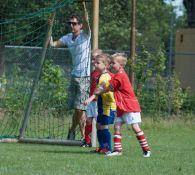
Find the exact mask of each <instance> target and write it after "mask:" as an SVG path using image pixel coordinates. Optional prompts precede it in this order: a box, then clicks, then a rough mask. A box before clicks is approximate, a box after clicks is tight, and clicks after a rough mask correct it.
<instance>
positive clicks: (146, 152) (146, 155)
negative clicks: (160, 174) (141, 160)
mask: <svg viewBox="0 0 195 175" xmlns="http://www.w3.org/2000/svg"><path fill="white" fill-rule="evenodd" d="M150 156H151V151H144V152H143V157H150Z"/></svg>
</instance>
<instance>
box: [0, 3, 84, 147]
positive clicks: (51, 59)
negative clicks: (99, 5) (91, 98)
mask: <svg viewBox="0 0 195 175" xmlns="http://www.w3.org/2000/svg"><path fill="white" fill-rule="evenodd" d="M77 3H78V2H77ZM40 4H41V3H40ZM40 4H39V5H40ZM36 5H37V4H36ZM42 6H43V5H42ZM42 6H38V5H37V6H35V7H34V8H35V9H34V11H30V10H29V9H28V10H29V12H25V11H21V12H20V10H19V9H18V14H14V15H13V13H14V12H13V9H7V10H10V11H11V10H12V14H10V15H7V16H5V17H4V18H2V20H1V22H0V30H1V36H0V37H1V38H0V39H1V40H0V140H1V141H5V140H6V139H7V140H8V141H11V140H12V139H13V141H14V140H15V139H18V138H19V141H20V142H27V143H50V144H68V145H79V144H80V141H79V139H80V137H81V136H80V135H79V134H80V133H79V132H78V134H77V136H76V141H69V140H66V138H67V134H68V130H69V127H70V125H71V122H72V111H69V110H68V107H67V106H68V100H67V96H68V94H69V93H70V92H69V91H68V86H69V83H70V71H71V65H72V63H71V56H70V53H69V50H68V49H66V48H58V49H56V48H55V49H54V48H49V47H48V40H49V39H50V36H51V32H52V25H50V26H49V27H48V21H47V20H48V17H50V18H51V19H52V20H53V23H55V25H54V26H53V28H54V29H53V30H55V35H58V37H59V35H63V32H65V33H67V31H68V29H63V28H62V26H61V25H64V23H65V20H66V19H65V18H66V16H68V15H69V14H70V13H71V9H73V6H75V1H74V0H66V1H63V0H61V1H57V2H55V1H51V2H50V3H49V2H47V3H45V4H44V7H42ZM40 7H42V8H40ZM18 8H19V7H18ZM74 8H75V7H74ZM79 8H80V7H79V6H76V9H77V10H78V11H79V10H80V11H81V9H79ZM67 9H70V11H69V12H67ZM28 10H27V11H28ZM65 11H66V12H65ZM15 12H16V11H15ZM55 16H56V18H55ZM57 24H58V25H57ZM60 24H61V25H60ZM64 28H66V27H64ZM73 98H74V97H73Z"/></svg>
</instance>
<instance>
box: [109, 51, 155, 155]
mask: <svg viewBox="0 0 195 175" xmlns="http://www.w3.org/2000/svg"><path fill="white" fill-rule="evenodd" d="M126 63H127V57H126V56H125V54H122V53H117V54H114V55H112V58H111V64H110V67H111V69H112V72H113V73H115V75H114V77H113V78H112V79H111V80H110V86H109V88H106V90H111V91H113V92H114V97H115V100H116V105H117V117H116V118H115V122H114V132H115V133H114V151H113V152H112V153H110V154H107V156H116V155H122V144H121V139H122V137H121V127H122V125H123V124H125V123H126V124H130V125H131V126H132V129H133V131H134V132H135V134H136V137H137V140H138V141H139V143H140V146H141V148H142V150H143V156H144V157H150V156H151V151H150V147H149V145H148V142H147V140H146V137H145V135H144V132H143V131H142V130H141V128H140V126H139V123H141V115H140V112H141V109H140V105H139V102H138V100H137V98H136V96H135V94H134V91H133V88H132V86H131V83H130V81H129V78H128V76H127V74H126V72H125V70H124V66H125V65H126Z"/></svg>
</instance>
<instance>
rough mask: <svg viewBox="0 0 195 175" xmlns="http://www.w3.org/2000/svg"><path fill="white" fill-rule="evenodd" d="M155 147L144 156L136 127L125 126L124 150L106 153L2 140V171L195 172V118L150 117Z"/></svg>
mask: <svg viewBox="0 0 195 175" xmlns="http://www.w3.org/2000/svg"><path fill="white" fill-rule="evenodd" d="M142 128H143V130H144V131H145V134H146V135H147V138H148V141H149V143H150V145H151V148H152V157H151V158H143V157H142V154H141V150H140V147H139V145H138V143H137V141H136V139H135V136H134V135H133V133H132V131H131V130H129V129H128V128H127V127H126V126H124V129H123V148H124V154H123V155H122V156H119V157H104V156H103V155H97V154H93V153H90V152H89V151H90V150H91V149H93V148H91V149H89V148H80V147H69V146H54V145H36V144H19V143H0V175H64V174H65V175H127V174H128V175H129V174H131V175H180V174H182V175H195V125H194V122H193V121H183V120H180V121H162V120H161V121H156V122H152V121H149V120H146V121H144V122H143V125H142Z"/></svg>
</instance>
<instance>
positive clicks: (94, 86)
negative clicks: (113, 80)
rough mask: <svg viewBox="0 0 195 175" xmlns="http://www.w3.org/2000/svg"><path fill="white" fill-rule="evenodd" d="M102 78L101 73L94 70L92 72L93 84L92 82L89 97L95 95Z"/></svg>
mask: <svg viewBox="0 0 195 175" xmlns="http://www.w3.org/2000/svg"><path fill="white" fill-rule="evenodd" d="M99 77H100V73H99V72H98V71H96V70H93V71H92V72H91V77H90V78H91V80H90V81H91V82H90V93H89V96H91V95H93V93H94V91H95V89H96V86H97V83H98V79H99Z"/></svg>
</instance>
